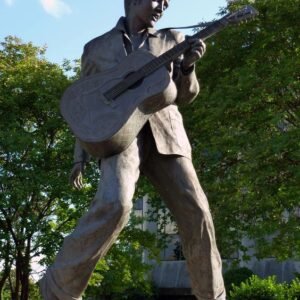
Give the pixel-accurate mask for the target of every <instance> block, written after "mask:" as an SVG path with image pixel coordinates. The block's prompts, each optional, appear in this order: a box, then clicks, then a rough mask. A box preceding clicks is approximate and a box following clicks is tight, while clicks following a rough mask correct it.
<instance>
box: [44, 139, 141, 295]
mask: <svg viewBox="0 0 300 300" xmlns="http://www.w3.org/2000/svg"><path fill="white" fill-rule="evenodd" d="M139 164H140V157H139V147H138V142H137V141H134V142H133V144H132V145H131V146H130V147H129V148H128V149H127V150H125V151H124V152H123V153H121V154H119V155H115V156H112V157H110V158H107V159H103V160H102V161H101V178H100V184H99V187H98V191H97V193H96V196H95V198H94V200H93V201H92V203H91V206H90V208H89V210H88V212H87V213H86V214H85V215H84V216H83V217H82V218H81V219H80V220H79V223H78V225H77V226H76V228H75V230H74V231H73V233H72V234H70V235H69V236H68V237H66V238H65V240H64V243H63V246H62V248H61V250H60V252H59V253H58V255H57V257H56V259H55V262H54V264H53V265H52V266H51V267H49V269H48V270H47V272H46V274H45V276H44V278H43V279H42V280H41V282H40V287H41V291H42V294H43V298H44V299H46V300H54V299H59V300H68V299H81V298H80V296H81V294H82V293H83V291H84V289H85V288H86V286H87V283H88V280H89V278H90V276H91V274H92V272H93V270H94V267H95V265H96V263H97V262H98V260H99V259H100V258H102V257H103V256H104V255H105V254H106V252H107V251H108V249H109V248H110V247H111V245H112V244H113V242H114V241H115V240H116V238H117V237H118V234H119V233H120V231H121V230H122V228H123V227H124V225H125V224H126V223H127V221H128V218H129V214H130V210H131V208H132V197H133V194H134V190H135V184H136V181H137V179H138V177H139Z"/></svg>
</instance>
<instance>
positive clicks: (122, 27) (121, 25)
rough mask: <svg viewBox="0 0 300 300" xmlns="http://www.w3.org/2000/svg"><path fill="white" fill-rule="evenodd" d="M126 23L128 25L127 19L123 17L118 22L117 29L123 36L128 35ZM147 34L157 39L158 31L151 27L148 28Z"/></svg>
mask: <svg viewBox="0 0 300 300" xmlns="http://www.w3.org/2000/svg"><path fill="white" fill-rule="evenodd" d="M125 23H126V18H125V17H121V18H120V19H119V21H118V22H117V25H116V29H117V30H119V31H121V32H122V33H123V34H126V35H128V33H127V30H126V25H125ZM147 33H148V35H149V36H153V37H157V31H156V29H154V28H151V27H150V28H147Z"/></svg>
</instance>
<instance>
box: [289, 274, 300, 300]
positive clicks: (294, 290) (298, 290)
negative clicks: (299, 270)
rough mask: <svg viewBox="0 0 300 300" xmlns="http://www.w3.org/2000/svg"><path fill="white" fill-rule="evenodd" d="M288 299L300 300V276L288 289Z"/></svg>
mask: <svg viewBox="0 0 300 300" xmlns="http://www.w3.org/2000/svg"><path fill="white" fill-rule="evenodd" d="M287 299H288V300H300V278H296V279H294V280H293V281H292V282H291V284H290V286H289V289H288V291H287Z"/></svg>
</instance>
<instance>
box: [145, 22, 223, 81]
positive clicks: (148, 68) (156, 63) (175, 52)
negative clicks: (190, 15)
mask: <svg viewBox="0 0 300 300" xmlns="http://www.w3.org/2000/svg"><path fill="white" fill-rule="evenodd" d="M224 20H226V19H225V17H224V18H222V19H220V20H218V21H215V22H213V23H212V24H211V25H209V26H208V27H206V28H204V29H202V30H201V31H199V32H198V33H196V34H194V35H193V36H191V38H200V39H202V40H206V39H207V38H209V37H210V36H212V35H214V34H216V33H217V32H219V31H221V30H222V29H223V28H225V27H226V26H227V22H225V21H224ZM190 47H191V46H190V43H189V42H188V41H187V40H184V41H183V42H181V43H179V44H177V45H176V46H174V47H173V48H171V49H170V50H168V51H167V52H165V53H163V54H162V55H160V56H159V57H157V58H155V59H154V60H152V61H151V62H149V63H148V64H146V65H145V66H143V67H142V68H141V70H139V71H140V72H141V73H142V74H140V75H143V76H147V75H150V74H151V73H152V72H154V71H156V70H157V69H158V68H160V67H162V66H164V65H166V64H168V63H170V62H172V61H173V60H175V59H176V58H177V57H179V56H180V55H182V54H183V53H185V52H186V51H187V50H189V49H190Z"/></svg>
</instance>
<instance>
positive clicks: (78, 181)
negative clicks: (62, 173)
mask: <svg viewBox="0 0 300 300" xmlns="http://www.w3.org/2000/svg"><path fill="white" fill-rule="evenodd" d="M92 72H93V66H92V64H91V63H90V62H89V61H88V59H87V50H86V48H85V50H84V52H83V55H82V57H81V74H80V77H81V78H83V77H85V76H88V75H89V74H91V73H92ZM73 157H74V159H73V167H72V170H71V173H70V183H71V184H72V185H73V186H74V187H75V188H77V189H81V188H82V187H83V181H82V180H83V172H84V169H85V167H86V164H87V163H88V162H89V161H90V159H91V156H90V155H89V154H88V153H87V152H86V151H85V150H84V149H83V148H82V146H81V144H80V142H79V140H78V139H77V138H76V140H75V146H74V156H73Z"/></svg>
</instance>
